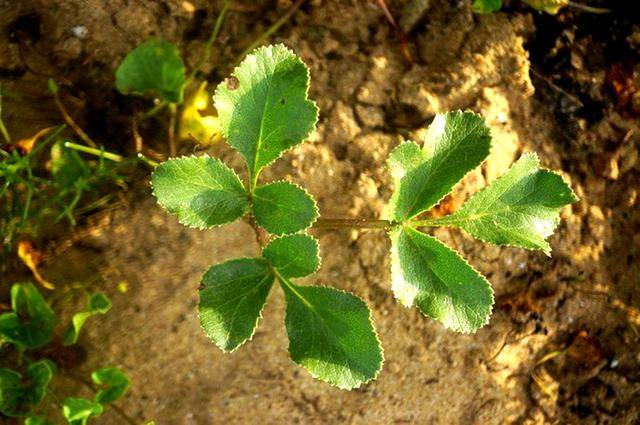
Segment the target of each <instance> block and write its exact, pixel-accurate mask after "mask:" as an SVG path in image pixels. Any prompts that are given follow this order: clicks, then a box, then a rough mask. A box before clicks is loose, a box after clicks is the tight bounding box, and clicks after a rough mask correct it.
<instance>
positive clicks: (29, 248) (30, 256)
mask: <svg viewBox="0 0 640 425" xmlns="http://www.w3.org/2000/svg"><path fill="white" fill-rule="evenodd" d="M18 257H20V259H21V260H22V262H23V263H24V264H25V266H27V267H28V268H29V270H31V273H33V277H34V278H35V279H36V280H37V281H38V283H39V284H40V285H42V286H43V287H44V288H46V289H55V288H56V287H55V285H54V284H53V283H51V282H49V281H47V280H45V279H44V278H43V277H42V275H41V274H40V272H39V271H38V264H39V263H40V258H41V254H40V253H39V252H38V251H37V250H36V249H35V248H34V247H33V245H32V244H31V242H29V241H20V242H18Z"/></svg>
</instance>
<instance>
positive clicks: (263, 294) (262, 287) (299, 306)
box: [152, 45, 577, 389]
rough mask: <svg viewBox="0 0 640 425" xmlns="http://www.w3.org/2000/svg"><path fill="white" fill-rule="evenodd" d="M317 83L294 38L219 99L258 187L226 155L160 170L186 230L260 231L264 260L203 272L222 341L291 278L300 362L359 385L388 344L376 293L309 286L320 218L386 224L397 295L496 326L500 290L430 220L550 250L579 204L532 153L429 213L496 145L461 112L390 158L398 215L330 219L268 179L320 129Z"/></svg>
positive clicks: (268, 51)
mask: <svg viewBox="0 0 640 425" xmlns="http://www.w3.org/2000/svg"><path fill="white" fill-rule="evenodd" d="M169 74H171V73H169ZM308 88H309V71H308V69H307V67H306V66H305V65H304V63H303V62H302V61H301V60H300V59H299V58H298V57H297V56H296V55H295V54H294V53H292V52H291V51H290V50H289V49H287V48H286V47H285V46H283V45H275V46H268V47H262V48H259V49H257V50H255V51H254V52H253V53H251V54H250V55H248V56H247V57H246V59H245V60H244V61H243V62H242V63H241V64H240V65H239V66H238V67H237V68H236V69H235V71H234V72H233V74H232V76H230V77H229V78H227V79H226V80H225V81H224V82H222V83H221V84H220V85H219V86H218V87H217V90H216V92H215V95H214V103H215V107H216V109H217V111H218V114H219V119H220V123H221V127H222V132H223V134H224V137H225V138H226V140H227V141H228V143H229V144H230V145H231V147H233V148H234V149H235V150H236V151H238V152H239V153H240V155H241V156H242V157H243V158H244V160H245V162H246V166H247V179H246V182H244V183H243V181H242V180H241V179H240V177H239V176H238V175H237V174H236V172H235V171H234V170H232V169H231V168H229V167H228V166H227V165H225V164H224V163H223V162H222V161H220V160H218V159H215V158H212V157H209V156H207V155H204V156H199V157H196V156H190V157H181V158H174V159H170V160H168V161H166V162H165V163H163V164H161V165H160V166H159V167H157V168H156V169H155V171H154V173H153V176H152V186H153V193H154V195H155V196H156V197H157V199H158V202H159V203H160V204H161V205H162V206H163V207H164V208H165V209H166V210H167V211H168V212H169V213H171V214H174V215H175V216H177V218H178V220H179V221H180V222H181V223H182V224H184V225H186V226H189V227H195V228H199V229H209V228H213V227H217V226H221V225H223V224H226V223H231V222H233V221H235V220H238V219H241V218H244V219H246V220H247V221H248V222H249V223H251V224H252V226H253V228H254V230H255V231H256V234H257V236H258V238H257V239H258V241H259V242H260V243H261V255H260V256H257V257H253V258H239V259H233V260H230V261H227V262H224V263H221V264H216V265H213V266H212V267H211V268H210V269H209V270H208V271H207V272H206V273H205V274H204V276H203V278H202V282H201V285H200V288H199V293H200V302H199V306H198V310H199V316H200V322H201V325H202V328H203V330H204V332H205V333H206V334H207V335H208V336H209V338H211V340H212V341H213V342H214V343H215V344H216V345H217V346H218V347H219V348H220V349H222V350H223V351H225V352H232V351H234V350H236V349H237V348H238V347H240V346H241V345H242V344H243V343H245V342H246V341H247V340H249V339H250V338H251V337H252V335H253V334H254V332H255V329H256V326H257V325H258V322H259V320H260V317H261V314H262V309H263V307H264V306H265V304H266V302H267V298H268V295H269V292H270V291H271V289H272V287H273V285H274V284H275V283H276V282H277V283H278V284H279V286H280V287H281V288H282V290H283V291H284V295H285V299H286V318H285V326H286V331H287V334H288V337H289V353H290V355H291V358H292V359H293V361H294V362H296V363H298V364H300V365H301V366H302V367H304V368H305V369H306V370H307V371H309V373H311V375H313V376H314V377H316V378H318V379H320V380H322V381H326V382H328V383H330V384H332V385H335V386H337V387H339V388H343V389H352V388H356V387H359V386H360V385H361V384H363V383H366V382H368V381H370V380H371V379H374V378H375V377H376V376H377V375H378V373H379V372H380V370H381V367H382V363H383V351H382V347H381V345H380V341H379V339H378V336H377V334H376V331H375V329H374V326H373V323H372V320H371V311H370V310H369V308H368V307H367V305H366V303H365V302H364V301H363V300H362V299H360V298H359V297H357V296H355V295H353V294H351V293H348V292H344V291H341V290H338V289H334V288H332V287H326V286H310V285H303V284H300V283H298V282H297V281H296V279H299V278H304V277H307V276H309V275H311V274H313V273H314V272H316V271H317V270H318V267H319V265H320V253H319V248H318V242H317V241H316V239H315V238H313V237H312V236H311V235H309V234H308V233H307V230H308V229H309V228H310V227H311V226H312V225H314V223H316V225H321V227H325V228H326V227H349V226H352V227H359V228H363V227H370V228H379V229H383V230H384V231H386V232H387V233H388V235H389V237H390V238H391V253H390V255H391V280H392V281H391V289H392V291H393V293H394V295H395V297H396V298H397V299H398V300H399V301H400V302H401V303H402V304H404V305H405V306H407V307H411V306H414V305H415V306H417V308H418V309H419V310H420V311H421V312H422V313H423V314H424V315H426V316H428V317H430V318H432V319H435V320H438V321H440V322H441V323H442V324H443V325H444V326H445V327H447V328H449V329H451V330H454V331H457V332H464V333H467V332H474V331H476V330H477V329H478V328H480V327H482V326H483V325H485V324H486V323H487V322H488V320H489V316H490V314H491V310H492V306H493V302H494V300H493V291H492V289H491V286H490V284H489V282H488V281H487V280H486V279H485V277H484V276H482V275H481V274H480V273H478V272H477V271H476V270H475V269H474V268H473V267H472V266H471V265H469V264H468V263H467V262H466V261H465V260H464V259H463V258H462V257H461V256H460V254H459V253H457V252H456V251H454V250H453V249H451V248H449V247H447V246H446V245H444V244H443V243H442V242H440V241H439V240H438V239H436V238H434V237H432V236H430V235H428V234H427V233H425V232H424V231H422V230H421V229H423V228H425V227H438V226H453V227H458V228H461V229H464V230H465V231H466V232H467V233H469V234H470V235H472V236H474V237H476V238H478V239H480V240H482V241H485V242H488V243H493V244H497V245H510V246H516V247H522V248H526V249H535V250H542V251H543V252H545V253H546V254H550V251H551V248H550V246H549V243H548V242H547V238H548V237H549V236H550V235H551V234H552V233H553V231H554V229H555V228H556V226H557V225H558V224H559V220H560V219H559V212H560V210H561V209H562V207H563V206H565V205H568V204H571V203H573V202H575V201H576V200H577V199H576V196H575V195H574V193H573V192H572V190H571V188H570V187H569V186H568V185H567V184H566V183H565V182H564V181H563V179H562V178H561V177H560V176H559V175H558V174H556V173H554V172H551V171H548V170H545V169H541V168H540V164H539V161H538V158H537V156H536V155H535V154H533V153H527V154H524V155H523V156H522V157H521V158H520V159H519V160H518V161H517V162H516V163H515V164H513V166H512V167H511V168H510V169H509V170H508V171H507V172H506V173H505V174H504V175H503V176H501V177H500V178H498V179H497V180H496V181H494V182H492V183H490V184H489V185H488V186H487V187H486V188H484V189H483V190H481V191H480V192H478V193H476V194H475V195H473V196H472V197H471V198H470V199H469V200H467V202H466V203H465V204H464V205H463V206H462V207H461V208H460V209H459V210H458V211H456V212H455V213H453V214H451V215H448V216H445V217H441V218H425V217H424V216H423V213H425V212H426V211H428V210H429V209H431V208H432V207H434V206H435V205H437V204H438V203H439V202H440V201H441V200H442V199H443V197H444V196H446V195H447V194H448V193H450V192H451V190H452V188H453V187H454V185H455V184H456V183H457V182H459V181H460V180H461V179H462V178H463V177H464V176H465V175H466V174H467V173H468V172H470V171H471V170H473V169H474V168H476V167H478V166H479V165H480V164H481V163H482V162H483V161H484V160H485V158H486V157H487V155H488V154H489V151H490V148H491V135H490V132H489V129H488V128H487V126H486V125H485V123H484V121H483V119H482V118H481V117H480V116H478V115H476V114H474V113H471V112H450V113H446V114H439V115H437V116H436V117H435V119H434V121H433V122H432V123H431V125H430V127H429V129H428V131H427V133H426V135H425V137H424V140H423V141H422V144H421V145H420V144H418V143H415V142H412V141H407V142H404V143H402V144H400V145H399V146H398V147H396V148H395V149H394V150H393V151H392V152H391V154H390V155H389V159H388V161H387V163H388V168H389V171H390V173H391V175H392V177H393V180H394V183H395V191H394V192H393V196H392V197H391V200H390V201H389V205H388V219H386V220H357V219H344V220H338V219H326V220H322V219H320V220H319V212H318V208H317V206H316V202H315V201H314V199H313V197H312V196H311V195H310V194H309V193H308V192H306V191H305V190H304V189H303V188H301V187H299V186H297V185H295V184H293V183H291V182H288V181H275V182H262V181H260V178H259V177H260V173H261V171H262V170H263V169H264V168H265V167H267V166H269V165H270V164H271V163H273V161H275V160H276V159H277V158H279V157H280V156H281V155H282V154H283V153H284V152H286V151H287V150H289V149H291V148H293V147H294V146H296V145H298V144H299V143H301V142H302V141H303V140H304V139H305V138H307V136H309V134H310V133H311V132H312V131H313V130H314V129H315V126H316V122H317V119H318V108H317V107H316V105H315V103H314V102H313V101H311V100H309V99H308V97H307V92H308ZM269 235H271V236H269Z"/></svg>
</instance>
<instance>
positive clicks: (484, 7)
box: [471, 0, 502, 13]
mask: <svg viewBox="0 0 640 425" xmlns="http://www.w3.org/2000/svg"><path fill="white" fill-rule="evenodd" d="M471 7H472V9H473V11H474V12H475V13H491V12H496V11H498V10H500V8H501V7H502V0H474V2H473V5H472V6H471Z"/></svg>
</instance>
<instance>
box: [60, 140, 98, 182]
mask: <svg viewBox="0 0 640 425" xmlns="http://www.w3.org/2000/svg"><path fill="white" fill-rule="evenodd" d="M51 174H52V175H53V179H54V181H55V182H56V184H57V185H58V186H59V187H61V188H72V187H74V186H75V185H76V182H78V181H81V180H82V179H85V178H87V177H89V174H90V170H89V167H88V166H87V164H86V163H85V162H84V160H83V159H82V158H81V157H80V155H79V154H78V152H76V151H74V150H72V149H69V148H66V147H65V146H64V141H63V140H58V141H57V142H56V143H55V144H54V145H53V146H52V147H51Z"/></svg>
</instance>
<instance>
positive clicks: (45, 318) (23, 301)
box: [0, 283, 56, 348]
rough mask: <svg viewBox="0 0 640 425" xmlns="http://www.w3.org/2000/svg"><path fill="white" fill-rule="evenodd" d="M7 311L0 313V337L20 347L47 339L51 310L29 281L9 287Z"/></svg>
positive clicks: (52, 317) (50, 333) (51, 323)
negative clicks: (9, 300)
mask: <svg viewBox="0 0 640 425" xmlns="http://www.w3.org/2000/svg"><path fill="white" fill-rule="evenodd" d="M11 307H12V309H13V311H12V312H10V313H4V314H2V315H0V336H2V337H4V338H5V339H6V340H7V341H9V342H11V343H13V344H15V345H17V346H18V347H22V348H38V347H41V346H43V345H44V344H46V343H47V342H49V341H51V338H52V336H53V327H54V324H55V319H56V318H55V313H54V312H53V310H52V309H51V307H49V304H47V302H46V301H45V299H44V298H43V297H42V295H41V294H40V292H38V290H37V289H36V287H35V286H34V285H33V284H32V283H16V284H15V285H13V286H12V287H11Z"/></svg>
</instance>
